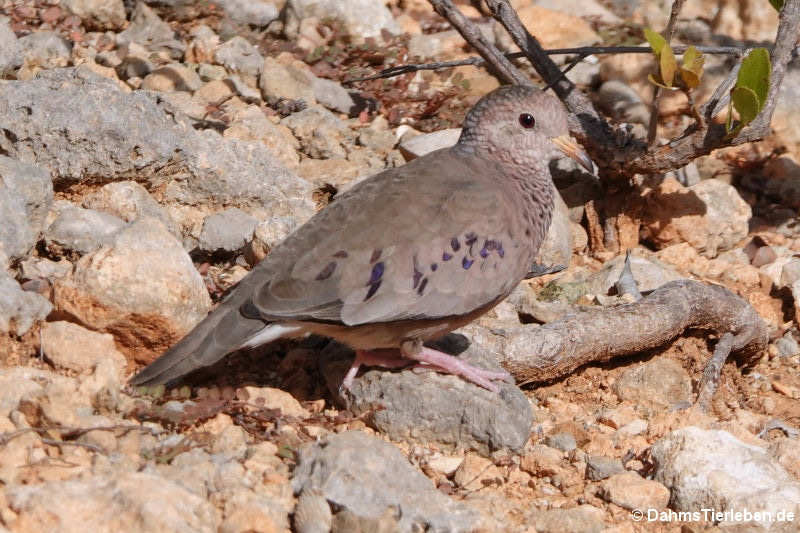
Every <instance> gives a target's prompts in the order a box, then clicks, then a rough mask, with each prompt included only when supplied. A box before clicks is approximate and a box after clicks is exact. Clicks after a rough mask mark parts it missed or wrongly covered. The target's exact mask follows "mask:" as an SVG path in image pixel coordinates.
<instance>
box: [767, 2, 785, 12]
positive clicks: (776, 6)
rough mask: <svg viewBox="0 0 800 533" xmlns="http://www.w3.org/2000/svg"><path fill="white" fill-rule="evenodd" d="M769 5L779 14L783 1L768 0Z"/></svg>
mask: <svg viewBox="0 0 800 533" xmlns="http://www.w3.org/2000/svg"><path fill="white" fill-rule="evenodd" d="M769 3H770V4H772V7H774V8H775V11H777V12H778V13H780V11H781V9H783V3H784V0H769Z"/></svg>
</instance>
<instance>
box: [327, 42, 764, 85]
mask: <svg viewBox="0 0 800 533" xmlns="http://www.w3.org/2000/svg"><path fill="white" fill-rule="evenodd" d="M687 48H689V47H688V46H685V45H675V46H673V47H672V50H673V51H674V52H675V53H676V54H682V53H684V52H685V51H686V49H687ZM695 48H696V49H697V51H698V52H701V53H703V54H719V55H732V56H742V55H744V54H745V53H746V52H747V50H748V49H747V48H745V47H742V46H695ZM544 53H545V54H547V55H549V56H557V55H564V56H576V57H577V58H578V60H581V59H585V58H586V57H588V56H593V55H611V54H652V53H653V49H652V48H650V47H649V46H578V47H575V48H548V49H546V50H545V51H544ZM503 55H504V56H505V58H506V59H520V58H522V57H525V54H523V53H522V52H510V53H506V54H503ZM485 64H486V60H485V59H483V58H482V57H466V58H464V59H454V60H453V61H434V62H432V63H410V64H408V65H397V66H394V67H389V68H385V69H383V70H381V71H380V72H378V73H377V74H373V75H371V76H364V77H363V78H350V79H347V80H344V81H343V82H342V83H345V84H350V83H356V82H359V81H370V80H379V79H381V78H392V77H394V76H402V75H403V74H408V73H411V72H418V71H420V70H440V69H446V68H453V67H463V66H468V65H471V66H473V67H480V66H483V65H485ZM561 73H562V74H566V70H563V71H561Z"/></svg>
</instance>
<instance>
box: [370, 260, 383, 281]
mask: <svg viewBox="0 0 800 533" xmlns="http://www.w3.org/2000/svg"><path fill="white" fill-rule="evenodd" d="M383 267H384V265H383V261H381V262H380V263H375V265H374V266H373V267H372V273H371V274H370V275H369V282H367V285H374V284H376V283H377V284H380V282H381V278H382V277H383Z"/></svg>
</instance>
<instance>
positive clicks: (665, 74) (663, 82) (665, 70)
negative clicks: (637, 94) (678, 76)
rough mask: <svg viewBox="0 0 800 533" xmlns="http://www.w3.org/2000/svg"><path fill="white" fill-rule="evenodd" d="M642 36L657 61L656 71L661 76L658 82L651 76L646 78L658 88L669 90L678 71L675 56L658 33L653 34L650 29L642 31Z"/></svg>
mask: <svg viewBox="0 0 800 533" xmlns="http://www.w3.org/2000/svg"><path fill="white" fill-rule="evenodd" d="M644 36H645V38H646V39H647V42H648V43H650V48H652V49H653V53H655V55H656V58H657V59H658V69H659V74H660V76H661V79H660V80H659V79H657V78H656V77H655V76H652V75H650V76H648V79H649V80H650V82H651V83H654V84H655V85H658V86H659V87H664V88H665V89H671V88H672V83H673V81H674V79H675V72H676V71H677V70H678V63H677V62H676V61H675V54H674V53H673V52H672V48H671V47H670V46H669V44H668V43H667V41H666V40H665V39H664V37H662V36H661V34H660V33H657V32H654V31H653V30H651V29H650V28H645V29H644Z"/></svg>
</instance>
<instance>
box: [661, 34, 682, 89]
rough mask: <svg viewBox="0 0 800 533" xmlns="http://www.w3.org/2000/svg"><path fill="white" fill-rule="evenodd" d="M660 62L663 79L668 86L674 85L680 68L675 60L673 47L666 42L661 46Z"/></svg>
mask: <svg viewBox="0 0 800 533" xmlns="http://www.w3.org/2000/svg"><path fill="white" fill-rule="evenodd" d="M658 63H659V67H660V68H661V81H663V82H664V85H666V86H667V87H672V82H673V80H674V79H675V71H676V70H678V63H677V62H676V61H675V54H673V53H672V48H671V47H670V46H669V45H668V44H666V43H664V46H663V47H662V48H661V57H660V58H659V61H658Z"/></svg>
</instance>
